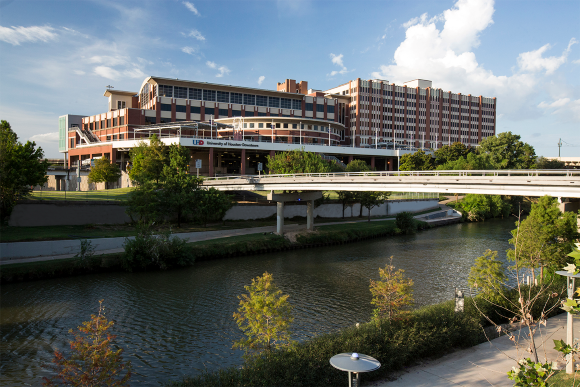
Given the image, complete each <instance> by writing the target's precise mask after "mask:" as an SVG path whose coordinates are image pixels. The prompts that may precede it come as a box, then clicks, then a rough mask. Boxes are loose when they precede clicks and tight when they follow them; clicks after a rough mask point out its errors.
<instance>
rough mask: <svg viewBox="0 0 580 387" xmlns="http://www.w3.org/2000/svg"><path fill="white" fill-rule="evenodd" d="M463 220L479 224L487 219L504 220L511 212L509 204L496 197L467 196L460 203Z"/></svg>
mask: <svg viewBox="0 0 580 387" xmlns="http://www.w3.org/2000/svg"><path fill="white" fill-rule="evenodd" d="M460 206H461V211H462V213H463V216H464V218H466V219H468V220H470V221H472V222H479V221H484V220H485V219H489V218H499V217H501V218H504V217H507V216H509V214H510V212H511V208H512V206H511V204H510V203H509V202H508V201H507V200H504V199H503V198H502V197H501V196H498V195H480V194H468V195H466V196H465V198H464V199H463V201H462V202H461V203H460Z"/></svg>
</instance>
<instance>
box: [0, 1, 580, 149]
mask: <svg viewBox="0 0 580 387" xmlns="http://www.w3.org/2000/svg"><path fill="white" fill-rule="evenodd" d="M579 16H580V1H578V0H549V1H535V0H526V1H523V0H517V1H516V0H509V1H506V0H497V1H492V0H449V1H447V0H437V1H433V0H413V1H403V0H397V1H366V0H357V1H346V0H345V1H342V0H334V1H330V0H329V1H322V0H277V1H276V0H260V1H245V0H231V1H220V0H211V1H199V0H190V1H180V0H156V1H130V0H124V1H109V0H75V1H58V0H43V1H30V0H0V119H2V120H7V121H8V122H9V123H10V124H11V126H12V129H13V130H14V131H15V132H16V133H17V134H18V136H19V138H20V140H21V141H26V140H31V141H35V142H36V143H37V145H40V146H42V148H43V150H44V151H45V155H46V156H47V157H51V158H52V157H62V155H61V154H59V152H58V117H59V116H60V115H64V114H79V115H93V114H98V113H103V112H106V111H107V108H108V107H107V98H106V97H104V96H103V93H104V92H105V89H106V87H107V86H109V85H110V86H113V87H114V88H115V89H117V90H128V91H134V92H136V93H137V92H138V91H139V89H140V87H141V84H142V83H143V81H144V80H145V78H146V77H148V76H159V77H167V78H179V79H185V80H194V81H202V82H211V83H219V84H227V85H235V86H246V87H255V88H263V89H269V90H272V89H273V90H275V89H276V83H277V82H282V81H284V80H285V79H287V78H289V79H295V80H298V81H301V80H305V81H308V85H309V87H310V88H314V89H319V90H325V89H329V88H331V87H334V86H337V85H340V84H342V83H345V82H348V81H349V80H354V79H356V78H362V79H385V80H388V81H389V82H390V83H395V84H402V83H403V82H405V81H409V80H412V79H417V78H421V79H429V80H431V81H432V82H433V87H436V88H442V89H444V90H451V91H453V92H455V93H458V92H461V93H463V94H472V95H483V96H485V97H496V98H497V114H498V116H497V128H496V133H501V132H507V131H511V132H512V133H515V134H518V135H520V136H521V137H522V140H523V141H525V142H527V143H529V144H531V145H532V146H533V147H534V148H535V149H536V153H537V154H538V155H543V156H548V157H552V156H557V155H558V146H557V143H558V140H559V139H560V138H561V139H562V141H563V143H564V146H563V147H562V148H561V155H562V156H580V44H579V41H580V27H579V24H578V17H579Z"/></svg>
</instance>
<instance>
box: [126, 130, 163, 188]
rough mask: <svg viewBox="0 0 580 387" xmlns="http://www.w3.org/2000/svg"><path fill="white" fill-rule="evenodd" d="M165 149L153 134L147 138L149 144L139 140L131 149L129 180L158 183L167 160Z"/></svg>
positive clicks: (140, 182) (141, 182)
mask: <svg viewBox="0 0 580 387" xmlns="http://www.w3.org/2000/svg"><path fill="white" fill-rule="evenodd" d="M167 151H168V149H167V146H166V145H165V144H164V143H163V142H162V141H161V140H160V139H159V138H158V137H157V135H155V134H154V135H152V136H151V137H150V138H149V144H147V143H145V142H143V141H141V142H140V143H139V144H138V145H137V146H136V147H134V148H133V149H131V152H130V155H131V168H130V169H129V177H130V178H131V180H132V181H134V182H136V183H137V184H145V183H146V182H148V181H154V182H155V183H159V182H160V181H161V180H162V178H163V168H164V167H165V165H166V164H167V162H168V157H167Z"/></svg>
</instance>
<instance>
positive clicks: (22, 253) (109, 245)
mask: <svg viewBox="0 0 580 387" xmlns="http://www.w3.org/2000/svg"><path fill="white" fill-rule="evenodd" d="M449 209H450V208H449V207H447V206H441V211H440V212H444V211H446V210H449ZM433 214H435V212H431V213H429V214H428V215H433ZM423 216H425V215H417V216H415V218H421V217H423ZM446 218H449V217H440V218H436V219H426V220H425V221H426V222H439V221H441V220H442V219H446ZM391 219H392V218H391ZM383 220H385V218H378V219H371V221H372V222H380V221H383ZM422 220H424V219H422ZM366 221H367V219H366V218H363V219H357V220H348V221H342V222H328V223H316V224H315V225H316V226H326V225H333V224H348V223H359V222H366ZM305 228H306V225H304V224H302V225H298V224H291V225H285V226H284V232H293V231H299V230H302V229H305ZM273 232H276V226H267V227H254V228H242V229H235V230H218V231H199V232H189V233H176V234H173V235H175V236H177V237H179V238H182V239H185V240H187V242H199V241H204V240H209V239H218V238H227V237H232V236H238V235H249V234H259V233H273ZM129 238H130V239H132V238H134V237H129ZM89 241H91V244H92V246H93V247H95V254H112V253H119V252H122V251H124V249H123V243H124V242H125V238H124V237H120V238H94V239H89ZM79 249H80V240H79V239H68V240H54V241H36V242H10V243H0V265H9V264H13V263H27V262H39V261H50V260H57V259H66V258H72V257H74V256H75V254H77V253H78V252H79Z"/></svg>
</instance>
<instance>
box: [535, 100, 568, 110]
mask: <svg viewBox="0 0 580 387" xmlns="http://www.w3.org/2000/svg"><path fill="white" fill-rule="evenodd" d="M568 102H570V98H560V99H559V100H557V101H554V102H552V103H546V102H544V101H542V102H540V104H539V105H538V107H539V108H542V109H551V108H559V107H562V106H564V105H567V104H568Z"/></svg>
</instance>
